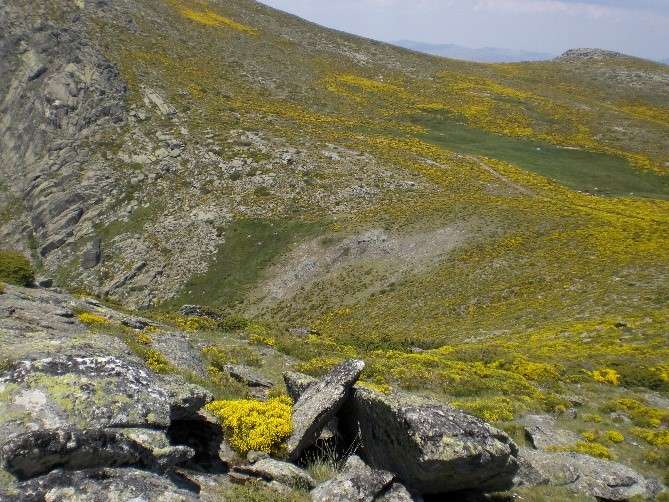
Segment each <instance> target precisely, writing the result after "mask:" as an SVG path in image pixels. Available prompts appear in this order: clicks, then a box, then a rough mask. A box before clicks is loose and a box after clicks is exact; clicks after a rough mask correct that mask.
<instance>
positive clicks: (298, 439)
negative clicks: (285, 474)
mask: <svg viewBox="0 0 669 502" xmlns="http://www.w3.org/2000/svg"><path fill="white" fill-rule="evenodd" d="M364 367H365V363H364V362H363V361H357V360H349V361H345V362H344V363H342V364H340V365H339V366H337V367H336V368H334V369H333V370H332V371H330V373H328V374H327V375H326V376H325V377H324V378H323V379H322V380H319V381H318V382H317V383H314V384H313V385H310V386H309V387H308V388H307V389H306V390H305V391H304V393H303V394H302V395H301V396H300V398H299V399H298V400H297V402H296V403H295V406H294V407H293V434H292V435H291V436H290V438H289V439H288V441H287V443H286V446H287V450H288V458H289V459H290V460H292V461H295V460H297V459H298V458H299V457H300V455H301V454H302V452H303V451H304V449H305V448H308V447H309V446H311V445H312V444H314V442H315V441H316V439H317V438H318V436H319V435H320V433H321V431H322V430H323V427H325V425H327V423H328V422H329V421H330V419H332V418H333V417H334V416H335V415H336V414H337V412H338V411H339V409H340V408H341V407H342V405H343V404H344V403H345V402H346V400H347V399H348V398H349V396H350V393H351V388H352V387H353V384H355V382H356V381H357V380H358V377H359V376H360V373H361V372H362V370H363V369H364Z"/></svg>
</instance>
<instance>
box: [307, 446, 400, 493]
mask: <svg viewBox="0 0 669 502" xmlns="http://www.w3.org/2000/svg"><path fill="white" fill-rule="evenodd" d="M393 479H394V476H393V474H392V473H390V472H387V471H381V470H375V469H372V468H371V467H369V466H368V465H366V464H365V463H364V462H363V461H362V460H361V459H360V457H357V456H355V455H353V456H351V457H349V458H348V460H346V464H344V469H343V470H342V472H341V473H340V474H339V475H338V476H336V477H335V478H333V479H331V480H330V481H326V482H325V483H321V484H320V485H318V486H317V487H316V488H314V489H313V490H312V491H311V500H312V501H313V502H352V501H355V502H372V501H373V500H374V499H375V498H376V497H377V496H378V495H379V494H380V493H382V492H384V491H385V490H386V488H388V487H389V486H390V485H391V484H392V482H393Z"/></svg>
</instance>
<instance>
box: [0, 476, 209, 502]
mask: <svg viewBox="0 0 669 502" xmlns="http://www.w3.org/2000/svg"><path fill="white" fill-rule="evenodd" d="M147 497H148V498H147ZM0 499H2V500H6V501H8V502H43V501H44V500H94V501H107V500H119V501H120V500H169V501H173V502H195V501H196V500H199V497H198V496H197V494H196V492H195V491H194V487H193V486H192V485H191V484H189V483H187V482H185V481H184V480H181V479H179V478H178V477H176V476H175V477H166V476H161V475H159V474H156V473H153V472H149V471H145V470H140V469H134V468H123V469H118V468H117V469H114V468H104V469H85V470H82V471H66V470H62V469H58V470H55V471H52V472H50V473H49V474H47V475H45V476H41V477H38V478H35V479H31V480H30V481H26V482H24V483H21V484H20V485H18V488H17V489H16V490H13V491H9V492H5V493H3V492H2V489H0Z"/></svg>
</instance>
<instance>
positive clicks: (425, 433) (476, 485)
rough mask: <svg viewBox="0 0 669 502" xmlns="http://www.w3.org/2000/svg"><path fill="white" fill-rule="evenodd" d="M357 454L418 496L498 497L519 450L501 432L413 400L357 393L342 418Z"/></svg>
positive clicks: (456, 412)
mask: <svg viewBox="0 0 669 502" xmlns="http://www.w3.org/2000/svg"><path fill="white" fill-rule="evenodd" d="M341 416H342V418H343V419H345V421H346V428H347V430H348V431H349V433H357V434H359V441H360V444H361V447H360V454H361V456H362V457H363V458H364V459H365V460H366V461H367V463H368V464H369V465H370V466H372V467H374V468H377V469H384V470H388V471H390V472H394V473H396V474H397V476H398V479H400V480H401V481H402V482H404V483H405V484H406V485H407V486H408V487H410V488H413V489H415V490H416V491H418V492H419V493H425V494H430V493H447V492H453V491H460V490H477V491H499V490H505V489H508V488H510V487H511V486H512V484H513V477H514V475H515V473H516V471H517V469H518V463H517V460H516V455H517V453H518V449H517V447H516V445H515V444H514V443H513V441H512V440H511V439H510V438H509V437H508V436H507V435H506V434H505V433H504V432H502V431H500V430H498V429H495V428H494V427H491V426H490V425H488V424H486V423H485V422H483V421H481V420H479V419H478V418H475V417H473V416H471V415H467V414H465V413H464V412H462V411H459V410H456V409H453V408H449V407H447V406H443V405H440V404H437V403H434V402H430V401H426V400H423V399H420V398H417V397H414V396H397V395H383V394H380V393H378V392H375V391H372V390H369V389H366V388H362V387H357V388H356V389H355V392H354V393H353V398H352V399H351V401H350V403H349V404H348V406H347V407H346V409H345V410H344V411H343V413H342V415H341Z"/></svg>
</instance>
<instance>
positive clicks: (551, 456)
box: [517, 448, 658, 500]
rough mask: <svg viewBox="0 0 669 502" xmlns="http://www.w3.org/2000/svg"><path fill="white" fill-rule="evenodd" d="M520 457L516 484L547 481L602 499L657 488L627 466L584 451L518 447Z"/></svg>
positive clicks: (649, 492)
mask: <svg viewBox="0 0 669 502" xmlns="http://www.w3.org/2000/svg"><path fill="white" fill-rule="evenodd" d="M520 457H521V459H522V464H524V467H523V469H522V470H521V472H520V473H519V474H520V476H519V479H518V480H517V483H518V481H520V482H521V483H518V484H525V485H533V484H545V483H546V482H547V483H548V484H555V485H559V486H564V487H567V488H569V489H570V490H572V491H574V492H579V493H583V494H586V495H590V496H592V497H596V498H598V499H603V500H627V499H630V498H632V497H635V496H639V497H644V498H651V497H653V496H654V495H655V492H656V490H657V489H658V486H656V484H654V483H652V482H649V481H648V480H646V479H645V478H644V477H643V476H642V475H641V474H639V473H638V472H636V471H635V470H633V469H630V468H629V467H627V466H624V465H622V464H618V463H616V462H611V461H608V460H602V459H598V458H594V457H590V456H588V455H581V454H578V453H549V452H545V451H538V450H531V449H528V448H522V449H521V450H520ZM528 467H529V468H530V469H531V470H530V471H528ZM537 473H538V475H539V477H537ZM542 478H543V480H542ZM537 480H541V483H537V482H536V481H537Z"/></svg>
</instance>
